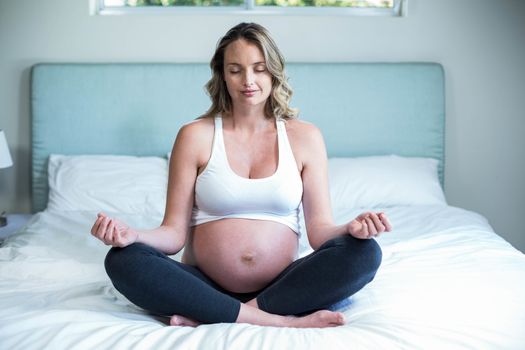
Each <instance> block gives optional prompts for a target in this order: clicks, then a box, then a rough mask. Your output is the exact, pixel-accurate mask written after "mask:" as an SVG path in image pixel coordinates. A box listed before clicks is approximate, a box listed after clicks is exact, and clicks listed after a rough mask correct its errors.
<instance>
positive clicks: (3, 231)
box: [0, 214, 33, 246]
mask: <svg viewBox="0 0 525 350" xmlns="http://www.w3.org/2000/svg"><path fill="white" fill-rule="evenodd" d="M32 216H33V215H32V214H7V225H6V226H2V227H0V246H1V245H2V244H3V243H4V240H5V239H6V238H7V237H9V236H12V235H13V234H15V233H16V232H18V230H19V229H20V228H22V226H24V225H25V224H26V223H27V221H28V220H29V219H31V217H32Z"/></svg>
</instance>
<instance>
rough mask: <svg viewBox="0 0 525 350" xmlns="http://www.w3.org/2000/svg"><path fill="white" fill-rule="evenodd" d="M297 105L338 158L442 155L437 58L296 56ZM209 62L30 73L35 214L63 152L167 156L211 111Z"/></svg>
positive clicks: (42, 68) (64, 67) (41, 67)
mask: <svg viewBox="0 0 525 350" xmlns="http://www.w3.org/2000/svg"><path fill="white" fill-rule="evenodd" d="M287 73H288V76H289V78H290V83H291V85H292V87H293V89H294V96H293V100H292V105H293V106H294V107H298V108H299V109H300V118H301V119H304V120H308V121H311V122H313V123H314V124H316V125H317V126H318V127H319V128H320V129H321V130H322V132H323V134H324V137H325V142H326V146H327V149H328V154H329V156H331V157H343V156H346V157H348V156H363V155H382V154H399V155H403V156H417V157H432V158H435V159H438V160H439V164H440V165H439V176H440V180H441V183H442V184H443V163H444V162H443V161H444V123H445V104H444V75H443V69H442V67H441V65H439V64H436V63H290V64H288V66H287ZM209 77H210V70H209V67H208V65H207V64H200V63H196V64H175V63H174V64H154V63H144V64H37V65H35V66H34V67H33V70H32V82H31V104H32V167H33V168H32V185H33V188H32V196H33V197H32V201H33V211H40V210H43V209H45V207H46V204H47V193H48V189H47V186H48V185H47V159H48V156H49V155H50V154H51V153H60V154H129V155H140V156H146V155H156V156H165V155H166V153H167V152H168V151H169V150H171V146H172V145H173V141H174V140H175V136H176V134H177V131H178V129H179V128H180V127H181V126H182V125H183V124H184V123H186V122H188V121H190V120H192V119H194V118H195V117H197V116H199V115H201V114H202V113H203V112H204V111H206V110H207V108H208V106H209V104H210V102H209V98H208V96H207V95H206V94H205V90H204V88H203V86H204V84H205V83H206V82H207V81H208V79H209Z"/></svg>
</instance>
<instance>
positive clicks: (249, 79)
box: [243, 69, 254, 87]
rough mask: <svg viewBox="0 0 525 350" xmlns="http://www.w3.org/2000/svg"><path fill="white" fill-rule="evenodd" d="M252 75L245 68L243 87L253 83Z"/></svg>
mask: <svg viewBox="0 0 525 350" xmlns="http://www.w3.org/2000/svg"><path fill="white" fill-rule="evenodd" d="M253 80H254V75H253V74H252V73H251V72H249V70H248V69H247V70H246V73H244V82H243V85H244V86H245V87H250V86H252V85H253V84H254V81H253Z"/></svg>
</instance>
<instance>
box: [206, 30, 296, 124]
mask: <svg viewBox="0 0 525 350" xmlns="http://www.w3.org/2000/svg"><path fill="white" fill-rule="evenodd" d="M239 39H244V40H246V41H248V42H250V43H253V44H255V45H257V47H258V48H259V49H260V50H261V52H262V53H263V55H264V59H265V61H266V68H267V69H268V72H270V74H271V76H272V93H271V94H270V96H269V98H268V100H267V101H266V105H265V109H264V112H265V115H266V117H267V118H272V117H275V118H277V119H284V120H286V119H291V118H297V116H298V114H299V111H298V110H297V109H296V108H291V107H290V106H289V105H288V104H289V102H290V99H291V98H292V94H293V91H292V88H291V87H290V85H289V84H288V78H287V77H286V74H285V71H284V58H283V55H282V54H281V52H280V51H279V49H278V48H277V45H276V44H275V42H274V41H273V39H272V38H271V37H270V34H269V33H268V31H267V30H266V29H265V28H264V27H263V26H261V25H259V24H256V23H240V24H238V25H236V26H235V27H233V28H231V29H230V30H229V31H228V32H227V33H226V35H224V36H223V37H222V38H221V39H220V40H219V42H218V43H217V48H216V50H215V54H214V55H213V57H212V59H211V62H210V68H211V71H212V77H211V79H210V80H209V81H208V83H206V85H205V87H206V90H207V92H208V95H209V96H210V98H211V101H212V105H211V106H210V108H209V109H208V110H207V111H206V113H205V114H203V115H202V116H200V117H199V118H207V117H214V116H215V115H217V114H219V113H230V112H231V111H232V100H231V97H230V94H229V93H228V89H227V88H226V82H225V80H224V52H225V50H226V47H228V45H229V44H231V43H232V42H234V41H236V40H239Z"/></svg>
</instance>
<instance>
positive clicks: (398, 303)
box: [0, 205, 525, 350]
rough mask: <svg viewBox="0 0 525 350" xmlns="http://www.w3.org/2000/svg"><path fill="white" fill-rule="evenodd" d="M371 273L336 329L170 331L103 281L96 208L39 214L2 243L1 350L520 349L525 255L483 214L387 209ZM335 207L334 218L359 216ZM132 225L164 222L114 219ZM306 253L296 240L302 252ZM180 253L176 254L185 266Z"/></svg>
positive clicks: (344, 306)
mask: <svg viewBox="0 0 525 350" xmlns="http://www.w3.org/2000/svg"><path fill="white" fill-rule="evenodd" d="M382 210H384V211H385V212H387V213H388V215H389V217H390V218H391V221H392V223H393V225H394V231H393V232H390V233H385V234H383V235H382V236H381V237H379V238H378V243H379V244H380V245H381V247H382V249H383V263H382V266H381V268H380V270H379V272H378V274H377V275H376V278H375V279H374V280H373V281H372V282H371V283H370V284H368V285H367V286H366V287H365V288H364V289H363V290H361V291H360V292H358V293H357V294H355V295H354V296H352V297H350V298H349V299H348V300H347V302H345V303H341V304H339V307H338V309H339V310H341V311H342V312H344V314H345V316H346V320H347V323H346V325H344V326H341V327H337V328H329V329H291V328H276V327H260V326H254V325H249V324H213V325H201V326H199V327H196V328H190V327H169V326H166V322H167V319H163V318H159V317H155V316H152V315H149V314H148V313H146V312H144V311H143V310H141V309H139V308H138V307H136V306H134V305H133V304H131V303H130V302H129V301H127V300H126V298H125V297H123V296H122V295H120V294H119V293H118V292H117V291H116V290H115V289H114V288H113V286H112V285H111V283H110V281H109V279H108V278H107V276H106V274H105V271H104V268H103V259H104V256H105V254H106V252H107V250H108V249H109V247H107V246H105V245H104V244H102V243H101V242H100V241H98V240H96V239H94V238H93V237H92V236H91V235H90V234H89V230H90V227H91V224H92V222H93V221H94V219H95V217H96V213H95V212H90V211H68V212H65V211H47V210H46V211H43V212H40V213H38V214H36V215H35V216H34V217H33V218H32V219H31V220H30V222H29V223H28V224H27V225H26V226H25V227H24V228H23V229H21V231H19V233H17V234H16V235H14V236H12V237H10V238H9V239H8V241H7V242H6V244H5V245H4V246H3V247H1V248H0V348H1V349H131V348H136V349H145V348H151V349H176V348H177V349H178V348H180V349H229V350H230V349H243V350H244V349H523V348H525V332H524V330H525V297H524V296H525V255H524V254H522V253H520V252H519V251H517V250H516V249H514V248H513V247H512V246H511V245H510V244H508V243H507V242H506V241H505V240H503V239H502V238H501V237H500V236H498V235H497V234H496V233H494V231H493V230H492V228H491V226H490V225H489V224H488V222H487V220H486V219H485V218H484V217H482V216H481V215H479V214H476V213H473V212H470V211H467V210H463V209H459V208H455V207H452V206H446V205H428V206H399V207H393V208H388V209H382ZM359 213H360V211H359V210H355V209H347V210H339V212H336V213H335V219H336V221H337V222H338V223H342V222H344V221H346V220H349V219H351V218H353V217H355V216H356V215H357V214H359ZM109 214H111V215H114V216H117V217H119V218H121V219H123V220H124V221H126V222H128V223H129V224H130V225H132V226H134V227H143V228H148V227H153V226H155V225H158V224H159V223H160V221H161V219H162V218H161V217H154V216H153V217H152V216H140V215H138V216H137V215H135V216H131V215H124V214H118V213H109ZM308 251H309V247H308V245H307V240H306V236H303V237H301V255H304V254H307V253H308ZM179 257H180V253H179V254H178V255H177V256H174V257H173V258H174V259H178V258H179Z"/></svg>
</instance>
